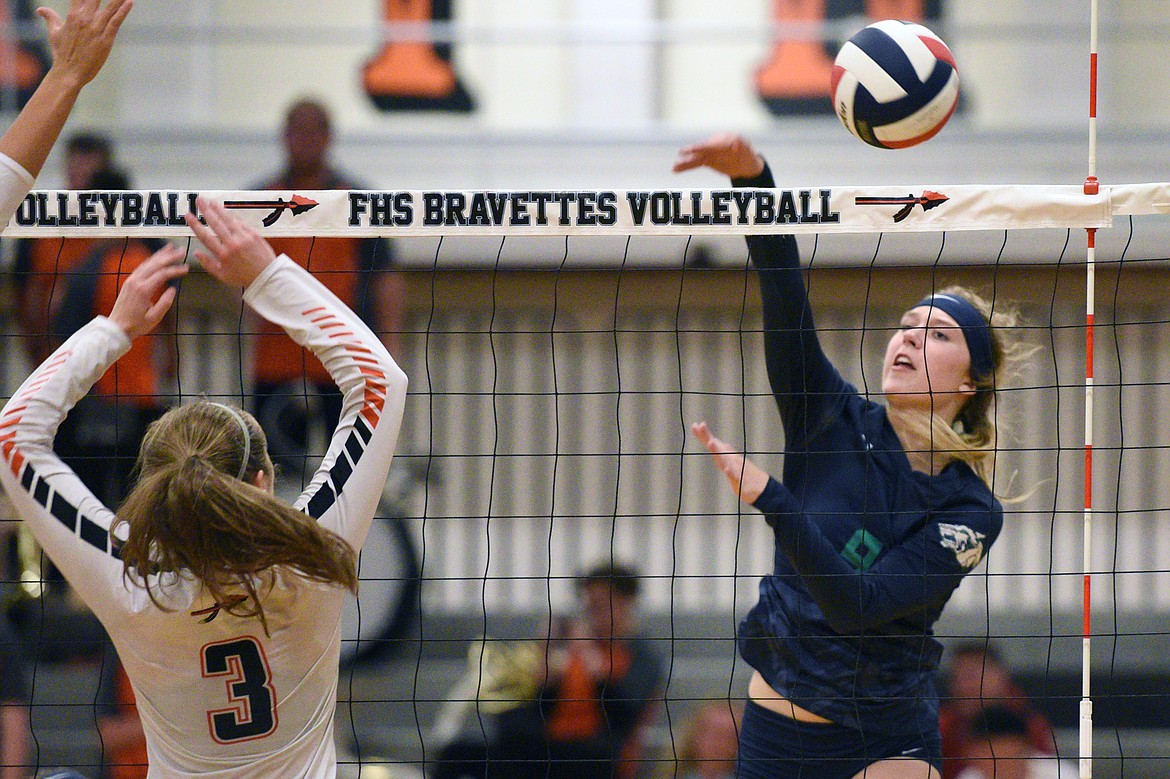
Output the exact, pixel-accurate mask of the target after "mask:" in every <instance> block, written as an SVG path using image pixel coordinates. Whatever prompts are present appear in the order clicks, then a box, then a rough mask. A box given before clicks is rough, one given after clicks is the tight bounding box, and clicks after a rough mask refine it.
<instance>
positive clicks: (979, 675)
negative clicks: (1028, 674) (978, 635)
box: [939, 641, 1056, 779]
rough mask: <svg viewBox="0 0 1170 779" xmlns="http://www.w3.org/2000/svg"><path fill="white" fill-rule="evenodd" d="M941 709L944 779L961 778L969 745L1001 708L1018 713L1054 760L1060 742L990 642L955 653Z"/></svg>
mask: <svg viewBox="0 0 1170 779" xmlns="http://www.w3.org/2000/svg"><path fill="white" fill-rule="evenodd" d="M944 682H945V687H946V690H945V693H944V696H943V699H942V702H941V704H940V706H939V729H940V731H941V732H942V754H943V779H957V777H958V776H959V775H960V774H961V773H962V771H963V769H964V768H965V767H966V765H967V763H966V755H967V754H968V753H969V752H970V748H969V742H970V741H971V740H972V739H974V738H976V735H975V733H974V728H975V726H976V724H977V723H978V721H979V717H980V716H981V715H982V714H983V712H984V710H985V709H988V708H990V707H997V708H1001V709H1006V710H1008V711H1011V712H1013V713H1014V714H1016V715H1017V716H1018V717H1019V718H1020V719H1021V720H1022V721H1023V722H1024V727H1025V731H1026V733H1027V737H1028V742H1029V744H1031V746H1032V748H1033V749H1034V750H1035V751H1036V752H1037V753H1039V754H1047V755H1052V754H1055V752H1056V743H1055V739H1054V736H1053V733H1052V726H1051V725H1050V724H1049V722H1048V718H1047V717H1045V716H1044V715H1043V714H1042V713H1041V712H1039V711H1037V710H1036V709H1035V708H1034V707H1033V706H1032V704H1031V702H1030V701H1029V700H1028V699H1027V697H1026V696H1025V695H1024V692H1023V690H1021V689H1020V688H1019V686H1018V685H1017V684H1016V683H1015V681H1013V679H1012V676H1011V672H1010V671H1009V670H1008V667H1007V665H1006V664H1005V663H1004V661H1003V658H1002V657H1001V656H1000V654H999V652H998V651H997V650H996V649H995V647H994V646H992V645H990V644H989V643H987V642H985V641H976V642H971V643H967V644H962V645H960V646H958V647H956V648H955V649H954V651H953V652H952V654H951V660H950V664H949V666H948V669H947V674H946V677H945V679H944Z"/></svg>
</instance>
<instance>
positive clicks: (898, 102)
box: [832, 19, 959, 149]
mask: <svg viewBox="0 0 1170 779" xmlns="http://www.w3.org/2000/svg"><path fill="white" fill-rule="evenodd" d="M832 94H833V106H834V109H835V110H836V112H837V116H838V117H840V119H841V122H842V124H844V125H845V128H846V129H847V130H849V132H851V133H853V134H854V135H856V136H857V137H858V138H860V139H861V140H863V141H865V142H866V143H868V144H870V145H871V146H877V147H879V148H882V149H903V148H906V147H908V146H914V145H916V144H919V143H922V142H923V141H925V140H927V139H929V138H932V137H934V135H935V134H936V133H938V131H939V130H941V129H942V128H943V125H945V124H946V123H947V120H948V119H950V118H951V114H952V113H954V110H955V105H956V104H957V103H958V100H959V71H958V70H957V69H956V68H955V58H954V56H952V55H951V50H950V49H949V48H947V45H946V44H945V43H943V41H942V39H941V38H939V37H938V36H937V35H935V34H934V33H933V32H931V31H930V30H928V29H927V28H926V27H923V26H922V25H921V24H915V23H913V22H902V21H897V20H895V19H887V20H885V21H881V22H875V23H874V24H871V25H869V26H868V27H866V28H865V29H863V30H862V31H861V32H859V33H857V34H856V35H854V36H853V37H852V38H850V39H849V40H848V41H846V42H845V45H844V46H842V47H841V51H840V52H838V53H837V59H836V61H835V62H834V63H833V81H832Z"/></svg>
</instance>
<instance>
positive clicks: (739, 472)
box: [691, 422, 768, 505]
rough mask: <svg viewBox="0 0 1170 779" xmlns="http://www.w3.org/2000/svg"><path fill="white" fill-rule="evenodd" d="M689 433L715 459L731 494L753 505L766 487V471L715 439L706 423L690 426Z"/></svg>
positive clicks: (724, 442) (718, 439) (723, 442)
mask: <svg viewBox="0 0 1170 779" xmlns="http://www.w3.org/2000/svg"><path fill="white" fill-rule="evenodd" d="M691 433H693V434H694V436H695V438H697V439H699V442H700V443H702V444H703V446H705V447H707V451H708V452H710V453H711V456H712V457H713V458H714V459H715V465H716V466H718V467H719V470H720V471H722V473H723V475H724V476H726V477H727V481H728V483H730V484H731V490H732V492H734V493H735V494H736V495H737V496H738V497H739V499H740V500H742V501H743V502H744V503H747V504H749V505H750V504H752V503H755V502H756V500H757V499H758V498H759V497H760V495H762V494H763V492H764V488H765V487H767V486H768V473H767V471H765V470H764V469H763V468H761V467H759V466H758V465H756V464H755V463H753V462H752V461H751V460H749V459H747V458H746V457H744V456H743V454H741V453H740V452H737V451H735V450H734V449H733V448H731V445H730V444H728V443H727V442H726V441H723V440H721V439H720V438H717V437H716V436H715V434H714V433H712V432H711V428H709V427H707V423H706V422H698V423H696V424H693V425H691Z"/></svg>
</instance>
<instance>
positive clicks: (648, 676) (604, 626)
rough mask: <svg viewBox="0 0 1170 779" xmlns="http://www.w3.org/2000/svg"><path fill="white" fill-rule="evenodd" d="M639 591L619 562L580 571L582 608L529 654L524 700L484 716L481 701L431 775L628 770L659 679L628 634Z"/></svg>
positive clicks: (589, 775)
mask: <svg viewBox="0 0 1170 779" xmlns="http://www.w3.org/2000/svg"><path fill="white" fill-rule="evenodd" d="M638 588H639V581H638V576H637V574H636V573H635V572H634V571H633V569H631V568H627V567H625V566H622V565H608V564H607V565H601V566H598V567H596V568H593V569H591V570H590V571H589V572H587V573H586V574H585V575H584V576H583V577H582V579H581V581H580V584H579V588H578V593H579V596H580V601H581V614H580V615H579V616H578V617H577V618H575V619H573V620H570V621H569V623H568V624H567V625H566V626H565V627H564V628H562V629H560V630H558V631H556V632H555V633H554V634H553V635H550V636H549V638H548V639H547V640H546V641H544V642H541V643H542V644H543V647H542V651H539V652H535V653H530V654H531V655H532V656H533V657H534V658H535V659H536V662H534V663H531V664H530V665H529V667H528V673H529V674H530V675H531V679H532V683H531V685H530V686H529V689H530V690H531V691H532V698H531V699H530V700H526V701H517V702H515V705H511V706H498V705H496V706H493V707H491V710H492V711H493V712H494V713H491V714H488V713H486V712H485V710H484V709H482V708H481V709H480V710H479V711H478V712H476V716H472V717H471V718H470V719H471V722H470V723H469V725H470V727H468V728H467V730H468V731H470V732H467V733H463V734H461V735H460V736H458V737H456V738H455V739H454V740H453V741H451V743H449V744H448V745H447V746H446V747H445V748H444V749H443V750H442V752H441V753H440V755H439V758H438V760H437V761H436V763H435V765H434V766H433V767H432V770H431V776H432V777H434V779H457V778H461V777H474V779H484V778H485V777H500V778H501V779H503V778H504V777H507V779H528V777H532V778H533V779H535V778H536V777H541V779H561V778H563V779H593V778H594V777H597V778H599V779H600V778H604V779H615V778H616V779H626V778H627V777H632V776H633V775H634V772H635V771H636V769H637V762H636V760H637V758H638V754H639V752H640V749H641V743H640V736H641V731H642V726H643V725H644V724H645V722H646V721H647V720H648V718H649V717H650V716H651V715H652V714H653V695H654V692H655V690H656V689H657V687H658V684H659V680H660V678H661V676H662V660H661V659H660V658H659V656H658V655H657V653H656V652H655V651H654V650H653V649H652V648H651V647H650V645H649V643H648V642H647V641H646V640H645V639H644V638H642V637H640V636H639V635H638V632H637V618H636V608H635V607H636V603H637V595H638ZM511 686H512V687H513V688H515V689H521V688H523V687H524V685H511ZM494 703H497V704H498V703H499V702H498V701H495V702H494ZM501 709H502V710H501ZM488 719H490V722H485V720H488Z"/></svg>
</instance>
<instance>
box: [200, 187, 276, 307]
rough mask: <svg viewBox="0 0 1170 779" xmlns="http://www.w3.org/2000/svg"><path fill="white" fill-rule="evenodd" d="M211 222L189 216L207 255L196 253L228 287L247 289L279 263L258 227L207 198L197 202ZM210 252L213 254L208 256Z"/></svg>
mask: <svg viewBox="0 0 1170 779" xmlns="http://www.w3.org/2000/svg"><path fill="white" fill-rule="evenodd" d="M195 204H196V205H197V206H198V207H199V213H201V214H202V215H203V218H204V219H206V220H207V224H206V225H205V224H202V223H200V221H199V219H198V218H196V216H195V215H194V214H187V216H186V220H187V226H188V227H190V228H191V230H192V231H193V232H194V233H195V237H196V238H198V239H199V242H200V243H202V244H203V245H204V246H206V247H207V252H200V251H197V252H195V256H196V257H198V258H199V262H200V264H201V265H202V266H203V267H204V268H205V269H206V270H207V272H208V273H210V274H211V275H212V276H214V277H215V278H217V279H219V280H220V281H222V282H223V283H224V284H231V285H234V286H237V287H247V286H248V285H249V284H251V283H252V282H253V281H255V280H256V277H257V276H259V275H260V274H261V273H262V272H263V271H264V269H265V268H267V267H268V266H269V265H270V264H272V262H273V261H275V260H276V253H275V252H274V251H273V250H272V247H271V246H269V244H268V241H266V240H264V236H262V235H260V233H259V231H257V230H256V229H255V228H253V227H251V226H249V225H247V224H245V223H244V222H243V221H241V220H240V219H238V218H236V217H235V216H232V215H231V214H229V213H228V211H227V209H226V208H224V207H223V204H221V203H216V202H215V201H214V200H209V199H207V198H205V197H200V198H198V199H197V200H196V201H195ZM208 252H210V254H208Z"/></svg>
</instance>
